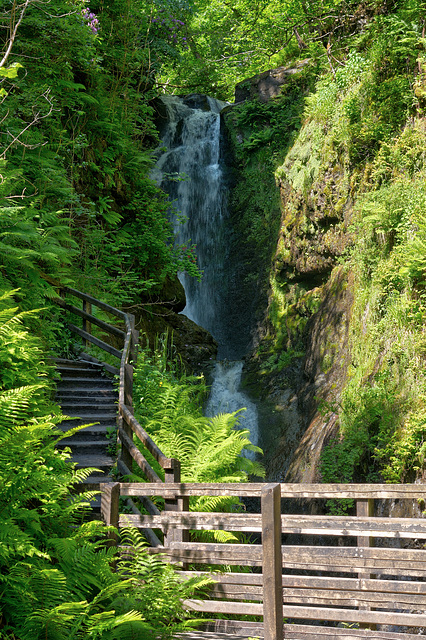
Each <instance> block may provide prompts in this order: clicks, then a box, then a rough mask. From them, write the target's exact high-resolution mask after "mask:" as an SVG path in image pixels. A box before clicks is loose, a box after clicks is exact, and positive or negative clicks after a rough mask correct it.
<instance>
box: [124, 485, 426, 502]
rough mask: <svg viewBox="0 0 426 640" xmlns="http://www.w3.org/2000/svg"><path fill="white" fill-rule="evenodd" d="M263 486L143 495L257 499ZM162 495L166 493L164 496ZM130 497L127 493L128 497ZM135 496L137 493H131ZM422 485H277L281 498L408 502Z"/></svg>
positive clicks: (172, 489) (158, 490)
mask: <svg viewBox="0 0 426 640" xmlns="http://www.w3.org/2000/svg"><path fill="white" fill-rule="evenodd" d="M263 486H264V483H260V482H259V483H252V482H247V483H246V482H241V483H223V484H219V483H194V482H192V483H191V482H186V483H181V484H178V485H173V484H171V485H170V484H168V485H164V484H163V485H161V486H160V485H150V486H149V487H147V488H146V490H147V491H149V493H146V494H145V495H151V496H155V495H163V497H165V495H166V493H167V497H171V496H175V495H177V494H179V495H185V496H241V497H244V496H245V497H249V496H250V497H256V496H257V497H260V495H261V491H262V487H263ZM128 490H129V491H138V490H139V489H138V486H137V484H133V485H129V487H128ZM164 492H166V493H164ZM129 495H130V494H129ZM135 495H137V494H135ZM425 495H426V485H419V484H413V485H409V484H408V485H386V484H385V485H374V484H369V485H362V484H356V485H341V484H339V485H337V484H336V485H326V484H324V485H321V484H312V485H309V484H281V497H282V498H336V499H339V498H345V499H346V498H353V499H356V498H380V499H385V498H392V499H410V500H411V499H412V500H416V499H417V498H424V497H425Z"/></svg>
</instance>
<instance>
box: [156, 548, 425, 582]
mask: <svg viewBox="0 0 426 640" xmlns="http://www.w3.org/2000/svg"><path fill="white" fill-rule="evenodd" d="M165 552H166V554H167V555H168V556H169V557H170V560H171V561H185V562H196V563H200V564H201V563H207V564H214V565H221V564H226V565H227V564H229V565H245V566H247V565H249V566H253V567H255V566H261V564H262V549H261V547H260V545H239V544H214V543H195V542H194V543H191V545H190V546H188V545H186V544H185V543H176V544H173V545H172V546H171V547H170V548H168V549H165ZM282 553H283V567H284V568H285V569H295V570H299V571H300V570H302V571H327V572H338V573H359V572H360V571H367V570H368V571H370V572H371V573H382V574H384V575H391V576H417V577H424V576H426V563H425V560H426V551H425V550H423V549H413V550H411V549H393V548H391V549H386V548H372V549H359V548H357V547H303V546H283V547H282Z"/></svg>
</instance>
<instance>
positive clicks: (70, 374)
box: [56, 365, 110, 380]
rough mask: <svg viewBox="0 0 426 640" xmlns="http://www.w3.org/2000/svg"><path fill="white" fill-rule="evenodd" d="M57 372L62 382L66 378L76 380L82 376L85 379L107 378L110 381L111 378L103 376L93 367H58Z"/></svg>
mask: <svg viewBox="0 0 426 640" xmlns="http://www.w3.org/2000/svg"><path fill="white" fill-rule="evenodd" d="M56 371H58V373H59V374H60V376H61V379H62V380H63V379H64V378H75V377H76V376H82V377H85V378H86V377H87V378H105V379H107V380H110V378H107V376H105V375H103V373H102V371H101V370H100V369H99V368H96V369H93V368H92V367H86V366H85V367H82V366H81V365H80V366H79V367H69V366H61V367H56Z"/></svg>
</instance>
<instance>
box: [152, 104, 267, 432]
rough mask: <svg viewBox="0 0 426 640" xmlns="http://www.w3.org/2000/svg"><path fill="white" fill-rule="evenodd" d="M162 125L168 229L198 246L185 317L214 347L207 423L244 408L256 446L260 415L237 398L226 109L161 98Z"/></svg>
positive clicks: (241, 346)
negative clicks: (223, 141) (223, 150)
mask: <svg viewBox="0 0 426 640" xmlns="http://www.w3.org/2000/svg"><path fill="white" fill-rule="evenodd" d="M162 100H163V102H164V104H165V106H166V109H167V124H166V125H165V126H164V128H163V131H162V132H161V133H162V142H163V145H164V147H166V151H165V152H164V153H162V155H161V156H160V157H159V159H158V161H157V164H156V167H155V170H154V172H153V177H154V179H156V181H157V183H158V184H159V185H161V187H162V188H163V189H164V190H165V191H166V192H167V193H168V194H169V196H170V199H171V200H172V201H173V203H174V209H175V211H174V215H173V222H174V227H175V235H176V238H177V241H178V242H179V244H183V245H188V246H189V245H192V244H196V253H197V257H198V266H199V268H200V269H201V270H202V272H203V277H202V279H201V281H200V282H198V281H197V280H196V279H195V278H190V277H188V276H186V275H185V274H182V276H181V282H182V284H183V286H184V288H185V294H186V300H187V304H186V307H185V309H184V311H183V312H182V313H184V314H185V315H186V316H187V317H188V318H190V319H191V320H193V321H194V322H195V323H196V324H198V325H200V326H201V327H203V328H204V329H207V331H209V332H210V333H211V334H212V335H213V337H214V338H215V340H216V341H217V343H218V345H219V351H218V358H219V362H217V363H216V366H215V370H214V374H213V375H214V379H213V384H212V388H211V394H210V398H209V401H208V403H207V407H206V415H207V416H212V415H215V414H216V413H223V412H231V411H236V410H237V409H240V408H242V407H246V411H245V412H244V413H243V414H242V416H241V419H240V424H241V427H243V428H247V429H249V430H250V435H251V441H252V443H253V444H257V441H258V426H257V410H256V406H255V405H254V403H252V402H251V401H250V400H249V398H248V397H247V396H246V395H245V394H244V393H242V392H241V391H240V389H239V387H240V383H241V373H242V367H243V365H242V362H241V360H240V359H241V357H242V356H243V355H244V352H245V348H246V346H247V342H248V339H247V335H246V334H247V327H245V326H243V323H242V322H241V321H240V322H238V318H242V314H239V313H238V309H235V303H234V299H233V296H232V287H233V286H235V273H233V271H232V264H233V261H232V259H231V258H232V234H231V233H230V230H229V226H228V224H227V223H228V212H227V206H226V201H227V198H226V196H227V194H226V188H225V182H224V179H223V170H222V167H221V163H220V115H219V114H220V111H221V110H222V108H223V107H224V106H225V104H226V103H224V102H220V101H218V100H215V99H213V98H207V97H204V96H197V98H194V97H192V96H189V97H188V98H177V97H175V96H165V97H163V98H162Z"/></svg>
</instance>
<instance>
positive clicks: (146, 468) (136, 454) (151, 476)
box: [118, 427, 161, 529]
mask: <svg viewBox="0 0 426 640" xmlns="http://www.w3.org/2000/svg"><path fill="white" fill-rule="evenodd" d="M118 435H119V438H120V440H121V442H122V444H123V446H125V447H126V449H127V451H128V452H129V453H130V455H131V456H132V458H133V460H134V461H135V462H136V464H137V465H138V466H139V468H140V469H142V471H143V472H144V474H145V475H146V477H147V478H148V480H150V481H152V482H159V481H160V480H161V478H160V477H159V476H158V475H157V474H156V473H155V471H154V469H153V468H152V467H151V465H150V464H149V462H148V460H147V459H146V458H145V457H144V456H143V455H142V454H141V452H140V451H139V449H138V448H137V446H136V445H135V444H134V442H133V440H131V439H130V438H129V436H128V435H127V433H126V432H125V431H124V430H123V429H122V428H121V427H118ZM147 517H149V518H155V517H157V518H158V517H160V516H147ZM135 518H143V516H142V515H140V516H135ZM148 526H149V525H148ZM150 528H154V529H156V528H157V527H155V526H154V527H150Z"/></svg>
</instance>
